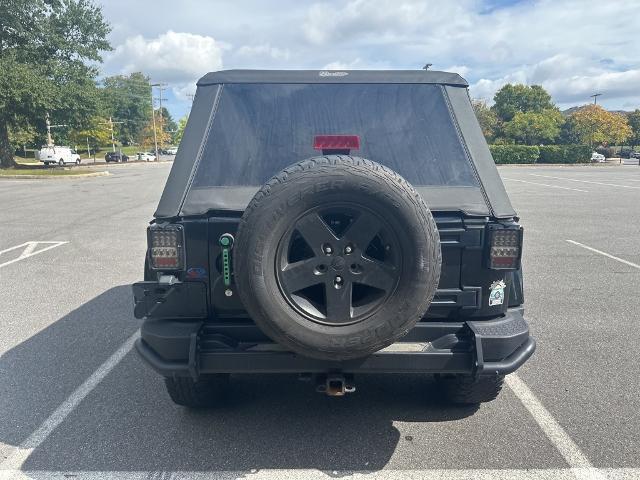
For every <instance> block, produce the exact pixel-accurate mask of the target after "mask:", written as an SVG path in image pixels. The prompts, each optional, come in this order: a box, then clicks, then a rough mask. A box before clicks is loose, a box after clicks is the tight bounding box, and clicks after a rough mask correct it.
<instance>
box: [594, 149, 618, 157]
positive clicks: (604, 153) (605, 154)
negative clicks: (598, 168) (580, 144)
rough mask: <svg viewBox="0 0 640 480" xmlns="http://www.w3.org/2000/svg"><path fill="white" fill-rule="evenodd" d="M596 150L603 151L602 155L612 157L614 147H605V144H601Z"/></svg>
mask: <svg viewBox="0 0 640 480" xmlns="http://www.w3.org/2000/svg"><path fill="white" fill-rule="evenodd" d="M596 152H598V153H601V154H602V155H604V156H605V158H611V157H613V156H614V155H613V148H611V147H603V146H599V147H597V148H596Z"/></svg>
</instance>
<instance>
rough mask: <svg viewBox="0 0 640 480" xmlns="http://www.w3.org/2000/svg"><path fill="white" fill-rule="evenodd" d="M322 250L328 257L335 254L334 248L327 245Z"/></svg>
mask: <svg viewBox="0 0 640 480" xmlns="http://www.w3.org/2000/svg"><path fill="white" fill-rule="evenodd" d="M322 250H323V251H324V253H326V254H327V255H331V254H332V253H333V248H331V245H325V246H324V247H323V248H322Z"/></svg>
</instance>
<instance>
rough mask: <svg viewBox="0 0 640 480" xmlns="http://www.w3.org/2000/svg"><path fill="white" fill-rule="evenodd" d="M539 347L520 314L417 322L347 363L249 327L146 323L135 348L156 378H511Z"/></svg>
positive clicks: (520, 311) (161, 321) (518, 311)
mask: <svg viewBox="0 0 640 480" xmlns="http://www.w3.org/2000/svg"><path fill="white" fill-rule="evenodd" d="M240 339H241V340H240ZM535 347H536V343H535V340H534V339H533V338H532V337H531V336H530V335H529V327H528V325H527V323H526V321H525V320H524V317H523V309H522V308H513V309H509V310H508V311H507V314H506V315H505V316H504V317H500V318H498V319H494V320H480V321H466V322H420V323H419V324H418V325H417V326H416V327H415V328H414V329H413V330H412V331H411V332H409V334H408V335H407V336H406V337H404V338H403V339H402V341H401V342H398V343H395V344H393V345H391V346H390V347H388V348H386V349H384V350H381V351H379V352H376V353H374V354H372V355H369V356H368V357H365V358H361V359H356V360H348V361H326V360H316V359H313V358H308V357H304V356H302V355H298V354H296V353H293V352H290V351H286V350H283V349H282V348H281V347H280V346H279V345H277V344H274V343H271V342H270V341H269V340H268V339H267V338H266V337H264V336H263V335H262V334H261V333H260V332H259V330H257V328H256V327H255V325H253V324H250V323H236V324H233V323H225V324H222V323H220V324H212V323H204V322H203V321H201V320H200V321H188V320H166V319H147V320H146V321H145V322H144V324H143V326H142V331H141V338H140V339H138V341H137V342H136V349H137V351H138V353H139V354H140V356H141V357H142V358H143V359H144V360H145V361H146V363H148V364H149V365H150V366H151V367H152V368H153V369H154V370H155V371H157V372H158V373H159V374H161V375H163V376H166V377H172V376H191V377H193V378H197V377H198V376H199V375H200V374H209V373H329V372H343V373H432V374H435V373H442V374H447V373H450V374H471V375H496V374H499V375H506V374H508V373H511V372H514V371H515V370H517V369H518V368H519V367H520V366H521V365H522V364H524V362H526V361H527V360H528V359H529V357H531V355H532V354H533V352H534V350H535Z"/></svg>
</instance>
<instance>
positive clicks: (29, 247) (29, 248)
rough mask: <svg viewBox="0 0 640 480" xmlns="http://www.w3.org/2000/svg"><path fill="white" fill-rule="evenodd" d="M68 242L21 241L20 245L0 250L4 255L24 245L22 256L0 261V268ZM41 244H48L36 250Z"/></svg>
mask: <svg viewBox="0 0 640 480" xmlns="http://www.w3.org/2000/svg"><path fill="white" fill-rule="evenodd" d="M67 243H69V242H41V241H37V242H35V241H34V242H25V243H21V244H20V245H16V246H15V247H11V248H7V249H5V250H0V255H2V254H3V253H8V252H12V251H14V250H18V249H19V248H23V247H24V250H23V251H22V253H20V256H19V257H18V258H14V259H13V260H9V261H8V262H4V263H0V268H2V267H6V266H7V265H11V264H12V263H16V262H19V261H20V260H24V259H25V258H29V257H33V256H34V255H38V254H40V253H43V252H46V251H47V250H51V249H52V248H56V247H59V246H61V245H65V244H67ZM40 244H44V245H48V246H47V247H45V248H41V249H40V250H36V248H37V247H38V245H40ZM34 250H35V251H34Z"/></svg>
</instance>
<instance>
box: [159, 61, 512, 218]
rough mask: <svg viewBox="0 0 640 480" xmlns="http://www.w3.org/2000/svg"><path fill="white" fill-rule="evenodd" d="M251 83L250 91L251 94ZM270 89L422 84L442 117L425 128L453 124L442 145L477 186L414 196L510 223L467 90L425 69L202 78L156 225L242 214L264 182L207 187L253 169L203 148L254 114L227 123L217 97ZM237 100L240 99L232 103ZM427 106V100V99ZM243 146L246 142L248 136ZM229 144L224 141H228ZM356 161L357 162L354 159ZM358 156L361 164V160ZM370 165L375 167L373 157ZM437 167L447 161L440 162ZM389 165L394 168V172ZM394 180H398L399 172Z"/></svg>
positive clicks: (424, 190)
mask: <svg viewBox="0 0 640 480" xmlns="http://www.w3.org/2000/svg"><path fill="white" fill-rule="evenodd" d="M249 84H255V85H256V86H255V87H252V86H251V85H249ZM261 84H271V85H272V87H269V86H268V85H265V87H264V88H261V87H260V85H261ZM276 84H283V85H292V86H291V88H298V87H294V85H295V84H299V85H300V87H303V85H304V84H309V85H311V84H351V87H350V88H351V89H353V88H354V87H353V84H363V85H364V84H396V85H407V86H408V87H409V85H414V87H411V88H421V87H420V85H421V84H425V85H427V86H426V87H425V88H426V89H428V90H429V91H430V92H437V93H434V94H431V93H429V95H431V96H433V97H438V102H439V104H441V106H442V107H441V108H440V110H439V113H438V115H440V117H437V116H436V117H433V118H431V117H430V118H429V119H428V121H429V122H431V123H432V124H434V125H439V124H440V121H439V120H438V118H442V119H443V121H442V122H441V123H442V125H445V124H446V125H452V126H451V127H447V128H448V129H447V130H446V131H444V132H441V133H446V134H447V135H448V138H451V139H452V140H448V141H449V142H450V144H454V145H455V146H456V148H457V151H458V152H459V153H458V155H459V156H462V157H466V158H467V159H468V162H469V163H470V172H471V173H470V175H472V176H473V177H474V178H475V179H474V180H473V182H471V183H469V184H465V185H462V184H460V185H454V186H447V185H431V186H426V185H425V186H420V185H415V186H416V189H417V190H418V191H419V192H420V193H421V195H422V196H423V197H424V198H425V201H426V203H427V205H428V206H429V207H430V208H431V209H432V210H434V211H451V212H464V213H465V214H468V215H474V216H490V217H495V218H510V217H514V216H515V211H514V210H513V207H512V206H511V203H510V201H509V198H508V196H507V193H506V191H505V189H504V186H503V184H502V180H501V179H500V176H499V174H498V171H497V169H496V166H495V163H494V161H493V158H492V157H491V153H490V152H489V148H488V146H487V143H486V140H485V138H484V136H483V134H482V131H481V129H480V126H479V124H478V121H477V119H476V117H475V114H474V111H473V108H472V106H471V102H470V99H469V96H468V93H467V87H468V83H467V82H466V80H464V79H463V78H462V77H460V76H459V75H458V74H455V73H448V72H438V71H424V70H416V71H413V70H410V71H406V70H392V71H372V70H345V71H335V70H227V71H220V72H212V73H208V74H206V75H205V76H204V77H202V78H201V79H200V80H199V81H198V89H197V92H196V96H195V99H194V103H193V107H192V110H191V113H190V115H189V121H188V123H187V126H186V128H185V132H184V135H183V138H182V141H181V143H180V148H179V149H178V153H177V155H176V158H175V160H174V164H173V167H172V169H171V173H170V174H169V178H168V180H167V183H166V185H165V189H164V191H163V193H162V197H161V199H160V203H159V205H158V209H157V210H156V212H155V217H156V218H174V217H181V216H188V215H201V214H206V213H207V212H209V211H240V212H241V211H243V210H244V209H245V208H246V206H247V205H248V203H249V202H250V200H251V198H252V197H253V195H254V194H255V193H256V192H257V191H258V190H259V189H260V187H261V184H262V183H264V182H262V181H261V182H248V183H247V184H242V185H240V184H238V185H231V184H227V183H224V182H217V181H215V176H214V182H213V183H212V182H210V181H209V182H207V181H205V180H210V178H211V177H207V178H205V179H204V180H203V176H204V175H205V174H206V172H207V171H209V174H210V175H211V170H215V169H216V168H221V169H223V170H224V169H225V168H229V167H228V166H227V167H225V165H224V162H229V161H231V162H232V164H231V166H232V167H238V166H244V167H247V168H251V164H250V163H249V164H247V165H242V163H243V162H244V160H242V161H240V164H238V163H237V162H238V159H237V158H229V157H226V158H225V156H224V155H223V156H222V157H221V156H218V157H215V156H212V155H210V154H209V153H208V149H210V148H211V146H212V145H221V144H220V142H222V143H225V142H224V140H225V139H224V138H223V137H220V139H217V138H218V137H216V128H220V126H221V125H222V124H223V123H224V122H225V120H230V123H228V124H227V125H230V124H234V125H235V124H236V123H235V122H241V123H245V121H244V120H243V119H248V118H252V119H254V120H255V116H254V114H253V113H250V112H249V110H246V109H245V110H242V109H241V110H240V113H239V115H240V116H237V115H236V116H235V117H233V118H235V120H233V119H232V118H229V117H225V115H224V114H221V113H220V111H219V110H220V108H219V104H220V98H221V97H224V96H225V94H223V92H224V91H225V90H228V92H227V94H229V93H230V92H231V91H232V90H233V89H235V90H238V89H240V90H241V91H242V92H244V93H245V94H246V93H247V89H254V88H255V89H259V92H262V91H263V90H264V91H266V90H269V89H273V88H276V87H275V85H276ZM243 85H244V86H243ZM225 86H227V87H225ZM277 88H279V87H277ZM345 88H346V86H345ZM385 88H386V87H385ZM252 91H254V90H252ZM235 98H244V97H237V96H236V97H235ZM426 99H427V100H428V99H429V96H427V97H426ZM236 101H239V100H236ZM225 102H226V105H227V108H228V107H229V105H230V103H229V102H231V103H233V102H234V100H233V99H232V98H231V99H229V98H228V99H227V100H225V101H223V104H224V103H225ZM410 107H411V108H414V109H415V108H422V103H419V104H417V105H416V104H412V105H410ZM356 108H357V107H356ZM362 108H365V106H363V107H362ZM236 113H237V112H236ZM218 117H220V118H218ZM445 122H446V123H445ZM216 125H217V127H216ZM269 126H270V120H268V119H267V120H265V121H264V123H260V124H259V125H258V130H257V132H258V134H261V133H263V130H265V129H267V128H268V127H269ZM442 128H444V127H442ZM454 130H455V132H454ZM226 133H227V134H230V133H233V132H226ZM322 133H326V132H322ZM245 139H247V140H252V138H247V137H245ZM227 143H229V142H228V141H227ZM365 153H366V152H365ZM354 154H355V155H358V153H354ZM312 155H313V151H311V154H309V155H306V156H305V157H302V158H297V159H296V161H298V160H303V159H304V158H307V157H308V156H312ZM362 156H365V157H366V156H367V155H366V154H364V155H362ZM371 159H372V160H377V159H376V158H371ZM247 161H248V160H247ZM442 161H447V160H446V157H445V159H444V160H442ZM219 162H221V163H219ZM291 163H293V162H291ZM390 166H391V167H392V168H393V166H392V165H390ZM280 169H281V168H275V166H274V170H273V172H269V176H270V175H274V174H276V173H277V171H279V170H280ZM400 173H401V174H402V172H400ZM265 181H266V180H265ZM256 183H260V184H256Z"/></svg>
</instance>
